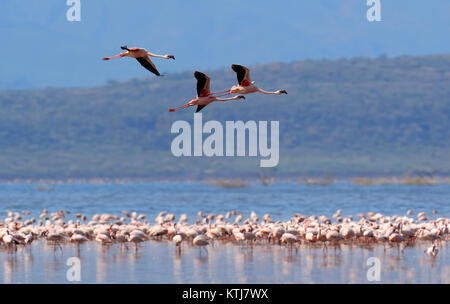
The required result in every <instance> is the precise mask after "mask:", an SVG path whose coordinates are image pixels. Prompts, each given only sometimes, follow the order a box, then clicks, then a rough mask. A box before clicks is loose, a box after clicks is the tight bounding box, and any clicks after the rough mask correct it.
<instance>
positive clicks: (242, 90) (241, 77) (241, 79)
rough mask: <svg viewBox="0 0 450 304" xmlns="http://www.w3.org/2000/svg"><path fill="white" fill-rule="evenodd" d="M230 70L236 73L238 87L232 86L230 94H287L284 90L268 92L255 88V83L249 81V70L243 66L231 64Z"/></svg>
mask: <svg viewBox="0 0 450 304" xmlns="http://www.w3.org/2000/svg"><path fill="white" fill-rule="evenodd" d="M231 69H232V70H233V71H235V72H236V75H237V80H238V83H239V85H237V86H233V87H232V88H231V90H229V92H230V94H250V93H257V92H259V93H263V94H273V95H281V94H287V92H286V91H285V90H278V91H275V92H268V91H264V90H262V89H260V88H258V87H257V86H255V84H254V83H255V82H254V81H251V80H250V70H249V69H248V68H246V67H245V66H242V65H238V64H233V65H231Z"/></svg>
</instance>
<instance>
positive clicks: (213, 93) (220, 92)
mask: <svg viewBox="0 0 450 304" xmlns="http://www.w3.org/2000/svg"><path fill="white" fill-rule="evenodd" d="M230 91H231V90H226V91H219V92H212V93H209V94H208V95H215V94H222V93H228V94H225V95H229V94H231V93H230Z"/></svg>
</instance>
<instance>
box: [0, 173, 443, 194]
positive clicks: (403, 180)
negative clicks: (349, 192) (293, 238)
mask: <svg viewBox="0 0 450 304" xmlns="http://www.w3.org/2000/svg"><path fill="white" fill-rule="evenodd" d="M151 182H160V183H203V184H206V185H211V186H215V187H219V188H226V189H233V188H249V187H252V186H254V185H261V186H266V187H270V186H271V185H273V184H274V183H276V182H290V183H295V184H297V185H307V186H320V187H328V186H332V185H335V184H342V183H349V184H352V185H355V186H390V185H396V186H440V185H450V177H449V176H435V177H411V176H406V177H405V176H385V177H347V178H335V177H328V176H327V177H292V178H280V179H277V178H275V177H271V178H270V182H267V181H266V180H262V179H260V178H253V179H251V178H223V179H222V178H215V179H203V180H194V179H177V180H172V179H139V178H85V179H83V178H79V179H14V180H0V184H4V185H5V184H36V187H35V189H36V190H38V191H53V190H54V187H52V185H60V184H94V185H95V184H125V183H151Z"/></svg>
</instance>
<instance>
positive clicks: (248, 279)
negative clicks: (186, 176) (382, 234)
mask: <svg viewBox="0 0 450 304" xmlns="http://www.w3.org/2000/svg"><path fill="white" fill-rule="evenodd" d="M36 186H37V185H36V184H2V185H0V212H2V213H3V212H4V211H6V210H13V211H22V210H29V211H31V212H32V215H34V216H37V215H38V214H39V213H40V212H41V211H42V209H43V208H47V209H49V211H50V212H54V211H56V210H59V209H63V210H70V211H72V213H76V212H81V213H84V214H87V215H92V214H94V213H114V214H120V212H121V211H122V210H128V211H136V212H138V213H144V214H147V215H148V218H149V219H150V220H152V219H153V218H154V217H155V216H156V215H157V213H158V212H160V211H163V210H165V211H168V212H171V213H175V214H176V215H177V216H179V215H180V214H181V213H186V214H187V215H188V216H189V218H190V222H192V221H193V220H194V219H195V218H196V213H197V212H198V211H199V210H202V211H203V212H205V213H224V212H226V211H229V210H231V209H236V210H238V211H239V212H242V213H244V215H245V216H248V215H249V213H250V212H251V211H252V210H254V211H255V212H257V213H258V214H259V215H260V216H262V215H263V214H264V213H270V214H271V215H272V218H274V219H276V220H278V219H279V220H288V219H289V218H290V217H291V216H292V214H293V213H294V212H299V213H301V214H304V215H312V214H314V215H322V214H324V215H327V216H331V214H333V213H334V212H335V211H336V210H337V209H342V210H343V215H344V216H345V215H349V214H352V215H355V214H357V213H364V212H367V211H372V212H381V213H383V214H386V215H394V214H399V215H403V214H404V213H405V212H406V211H407V210H408V209H410V208H412V209H413V210H414V213H418V212H420V211H426V212H427V213H428V215H429V217H430V218H433V217H447V218H448V217H449V216H450V202H449V200H450V186H448V185H445V186H433V187H424V186H367V187H361V186H353V185H351V184H349V183H338V184H336V185H333V186H330V187H321V186H306V185H297V184H294V183H277V184H274V185H273V186H271V187H262V186H259V185H257V184H254V185H253V186H252V187H250V188H243V189H221V188H217V187H213V186H210V185H206V184H200V183H125V184H113V183H111V184H61V185H51V187H52V188H53V190H52V191H37V190H36ZM433 209H436V210H437V211H438V213H437V214H436V215H432V214H431V211H432V210H433ZM3 214H4V213H3ZM443 244H444V246H443V247H442V248H440V252H439V255H438V256H437V257H436V258H430V257H428V256H426V255H425V254H424V253H423V251H424V249H425V248H426V247H427V246H429V244H428V243H419V244H418V245H417V246H415V247H412V248H406V249H405V250H404V252H403V253H401V252H399V251H398V250H397V248H391V249H387V250H386V251H385V250H384V247H383V246H380V245H377V246H371V247H367V248H366V247H364V248H363V247H360V246H355V245H353V246H350V245H342V246H341V248H340V249H338V250H336V251H335V250H334V249H333V248H332V247H329V248H328V249H327V250H324V249H323V248H322V247H311V246H302V247H300V248H299V250H298V251H297V252H296V251H295V250H292V251H291V250H289V249H288V248H286V247H281V246H278V245H271V246H266V245H258V246H249V247H246V246H243V247H242V246H238V245H235V244H230V243H226V244H220V243H216V244H215V245H214V246H209V247H208V249H207V250H208V252H205V251H202V252H200V250H199V249H198V248H193V247H191V246H188V245H184V247H183V253H182V255H181V256H178V255H177V254H176V253H175V249H174V246H173V245H172V244H171V243H168V242H156V241H149V242H145V243H142V244H141V245H140V246H139V250H138V251H137V252H136V251H135V248H134V245H133V246H129V248H128V249H126V248H121V247H120V246H119V245H113V246H110V247H105V246H101V245H99V244H96V243H94V242H91V243H87V244H83V245H81V246H80V251H79V252H78V250H77V247H76V246H75V245H72V244H68V245H63V247H62V251H61V250H60V249H56V251H55V248H54V247H53V246H51V245H48V244H46V243H45V242H44V241H39V242H36V243H33V244H32V246H31V247H30V248H26V249H22V248H20V249H19V250H18V251H17V252H16V253H15V254H14V255H8V254H7V253H6V252H5V251H0V274H1V282H3V283H70V282H68V281H67V280H66V271H67V270H68V269H69V266H67V265H66V261H67V259H68V258H69V257H76V256H78V255H79V257H80V259H81V276H82V277H81V283H370V282H369V281H368V280H367V277H366V275H367V270H368V268H369V266H367V265H366V262H367V259H368V258H369V257H377V258H379V259H380V262H381V282H382V283H450V256H449V250H448V244H445V243H443ZM200 253H201V255H200Z"/></svg>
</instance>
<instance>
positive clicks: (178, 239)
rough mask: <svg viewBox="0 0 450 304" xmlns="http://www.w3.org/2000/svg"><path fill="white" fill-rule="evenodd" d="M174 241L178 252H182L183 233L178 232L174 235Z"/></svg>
mask: <svg viewBox="0 0 450 304" xmlns="http://www.w3.org/2000/svg"><path fill="white" fill-rule="evenodd" d="M172 242H173V243H174V244H175V246H176V247H177V249H178V254H181V242H183V235H181V234H177V235H175V236H174V237H173V239H172Z"/></svg>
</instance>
